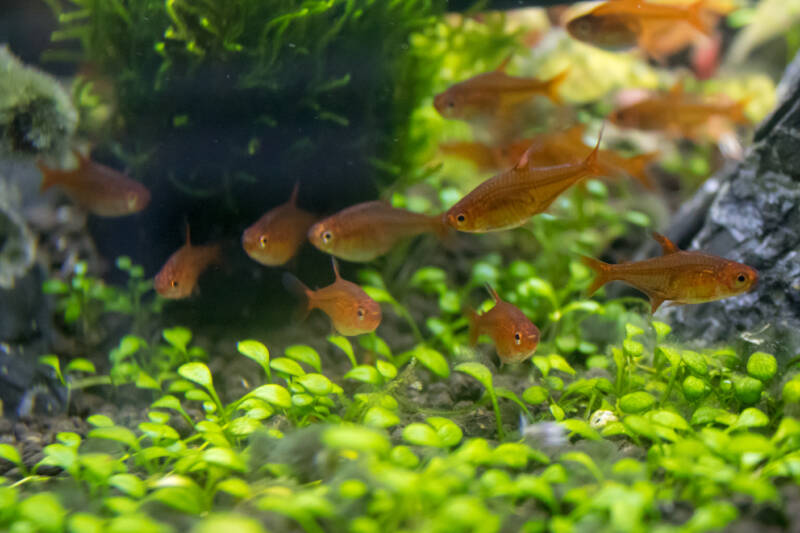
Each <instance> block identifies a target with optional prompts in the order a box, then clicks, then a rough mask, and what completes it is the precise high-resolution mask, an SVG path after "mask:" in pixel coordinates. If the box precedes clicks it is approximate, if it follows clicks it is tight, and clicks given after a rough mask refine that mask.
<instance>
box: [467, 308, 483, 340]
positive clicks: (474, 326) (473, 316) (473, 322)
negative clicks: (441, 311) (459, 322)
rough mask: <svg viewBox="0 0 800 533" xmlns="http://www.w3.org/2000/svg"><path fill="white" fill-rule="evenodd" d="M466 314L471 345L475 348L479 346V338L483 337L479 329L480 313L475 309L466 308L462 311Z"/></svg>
mask: <svg viewBox="0 0 800 533" xmlns="http://www.w3.org/2000/svg"><path fill="white" fill-rule="evenodd" d="M462 311H463V312H464V316H466V317H467V322H469V345H470V346H475V345H476V344H478V337H480V336H481V331H480V328H479V327H478V319H479V318H480V317H479V316H478V313H476V312H475V311H474V310H473V309H470V308H469V307H466V306H465V307H464V308H463V309H462Z"/></svg>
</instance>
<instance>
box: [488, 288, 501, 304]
mask: <svg viewBox="0 0 800 533" xmlns="http://www.w3.org/2000/svg"><path fill="white" fill-rule="evenodd" d="M486 290H487V291H489V295H490V296H491V297H492V300H494V303H498V302H501V301H502V300H501V299H500V296H499V295H498V294H497V291H496V290H494V287H492V286H491V285H489V284H488V283H487V284H486Z"/></svg>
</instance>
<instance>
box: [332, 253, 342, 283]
mask: <svg viewBox="0 0 800 533" xmlns="http://www.w3.org/2000/svg"><path fill="white" fill-rule="evenodd" d="M331 264H332V265H333V275H334V276H336V279H337V280H340V279H342V276H341V275H340V274H339V263H338V262H337V261H336V258H335V257H333V256H331Z"/></svg>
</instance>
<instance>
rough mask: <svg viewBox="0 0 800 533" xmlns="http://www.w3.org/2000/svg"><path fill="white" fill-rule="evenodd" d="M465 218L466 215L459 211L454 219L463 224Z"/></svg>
mask: <svg viewBox="0 0 800 533" xmlns="http://www.w3.org/2000/svg"><path fill="white" fill-rule="evenodd" d="M466 220H467V217H466V216H464V213H459V214H457V215H456V221H458V222H459V223H460V224H463V223H464V222H466Z"/></svg>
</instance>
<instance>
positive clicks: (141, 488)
mask: <svg viewBox="0 0 800 533" xmlns="http://www.w3.org/2000/svg"><path fill="white" fill-rule="evenodd" d="M108 484H109V485H111V486H112V487H114V488H116V489H117V490H119V491H121V492H122V493H124V494H127V495H128V496H130V497H131V498H136V499H139V498H142V497H143V496H144V495H145V493H146V492H147V489H146V488H145V485H144V482H143V481H142V480H141V479H139V478H138V477H136V476H134V475H133V474H116V475H113V476H111V477H110V478H109V480H108Z"/></svg>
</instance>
